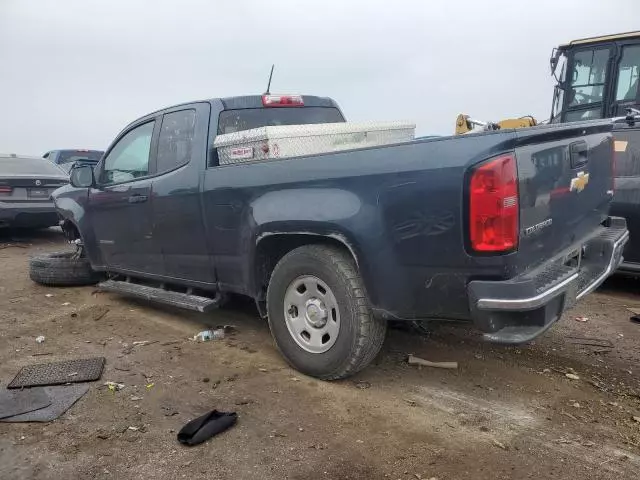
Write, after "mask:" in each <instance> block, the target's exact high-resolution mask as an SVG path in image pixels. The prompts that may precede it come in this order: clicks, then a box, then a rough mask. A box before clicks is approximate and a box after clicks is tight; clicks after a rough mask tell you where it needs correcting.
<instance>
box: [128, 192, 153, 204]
mask: <svg viewBox="0 0 640 480" xmlns="http://www.w3.org/2000/svg"><path fill="white" fill-rule="evenodd" d="M147 198H148V197H147V196H146V195H140V194H139V193H136V194H134V195H131V196H130V197H129V203H143V202H146V201H147Z"/></svg>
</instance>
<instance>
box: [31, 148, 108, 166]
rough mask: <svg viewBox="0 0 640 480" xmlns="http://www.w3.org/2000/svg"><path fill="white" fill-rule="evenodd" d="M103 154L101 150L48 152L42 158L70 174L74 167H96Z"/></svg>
mask: <svg viewBox="0 0 640 480" xmlns="http://www.w3.org/2000/svg"><path fill="white" fill-rule="evenodd" d="M103 154H104V152H103V151H101V150H82V149H81V150H78V149H74V150H50V151H48V152H47V153H45V154H44V155H43V156H42V158H46V159H47V160H49V161H51V162H53V163H55V164H56V165H58V166H59V167H60V168H62V169H64V170H65V171H66V172H70V171H71V169H72V168H73V167H75V166H80V165H90V166H92V167H93V166H96V165H97V164H98V162H99V161H100V159H101V158H102V155H103Z"/></svg>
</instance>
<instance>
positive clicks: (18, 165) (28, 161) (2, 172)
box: [0, 157, 65, 177]
mask: <svg viewBox="0 0 640 480" xmlns="http://www.w3.org/2000/svg"><path fill="white" fill-rule="evenodd" d="M7 175H8V176H14V175H17V176H25V175H33V176H40V175H47V176H56V177H64V176H65V174H64V172H63V171H62V170H60V168H59V167H57V166H56V165H54V164H53V163H51V162H50V161H49V160H47V159H45V158H31V157H0V176H7Z"/></svg>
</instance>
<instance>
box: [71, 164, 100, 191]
mask: <svg viewBox="0 0 640 480" xmlns="http://www.w3.org/2000/svg"><path fill="white" fill-rule="evenodd" d="M70 180H71V185H72V186H74V187H76V188H89V187H93V185H94V184H95V178H94V176H93V167H92V166H91V165H82V166H79V167H73V168H72V169H71V177H70Z"/></svg>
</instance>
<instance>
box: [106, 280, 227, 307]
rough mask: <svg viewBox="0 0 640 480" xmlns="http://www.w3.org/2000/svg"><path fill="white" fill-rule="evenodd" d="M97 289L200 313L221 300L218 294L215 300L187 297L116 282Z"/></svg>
mask: <svg viewBox="0 0 640 480" xmlns="http://www.w3.org/2000/svg"><path fill="white" fill-rule="evenodd" d="M98 288H99V289H100V290H103V291H105V292H113V293H118V294H120V295H123V296H125V297H133V298H142V299H144V300H149V301H152V302H156V303H163V304H165V305H172V306H174V307H179V308H185V309H187V310H195V311H196V312H202V313H206V312H209V311H211V310H214V309H216V308H218V305H219V304H220V299H221V295H220V294H219V293H216V296H215V298H208V297H200V296H197V295H189V294H188V293H180V292H172V291H170V290H164V289H162V288H156V287H148V286H146V285H139V284H137V283H131V282H121V281H117V280H106V281H104V282H102V283H100V284H98Z"/></svg>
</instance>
